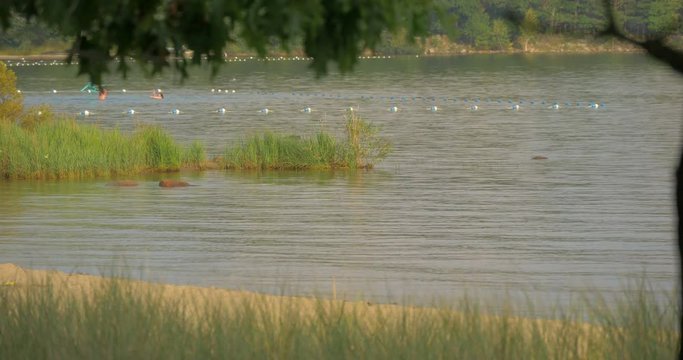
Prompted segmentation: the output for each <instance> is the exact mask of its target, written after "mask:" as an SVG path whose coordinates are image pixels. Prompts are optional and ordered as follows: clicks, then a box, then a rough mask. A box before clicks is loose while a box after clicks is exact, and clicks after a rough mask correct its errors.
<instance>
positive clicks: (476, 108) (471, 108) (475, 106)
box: [470, 105, 479, 111]
mask: <svg viewBox="0 0 683 360" xmlns="http://www.w3.org/2000/svg"><path fill="white" fill-rule="evenodd" d="M470 110H472V111H476V110H479V106H477V105H472V106H470Z"/></svg>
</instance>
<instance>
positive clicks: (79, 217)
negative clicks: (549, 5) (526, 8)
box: [0, 55, 683, 303]
mask: <svg viewBox="0 0 683 360" xmlns="http://www.w3.org/2000/svg"><path fill="white" fill-rule="evenodd" d="M307 66H308V64H307V62H306V61H295V60H287V61H269V62H263V61H256V60H247V61H243V62H229V63H227V64H226V65H225V66H224V67H222V69H221V71H220V73H219V74H218V75H217V76H216V77H215V78H213V79H212V78H211V77H210V76H209V71H208V70H207V69H195V70H194V71H193V72H192V77H191V78H190V79H189V80H187V81H185V82H184V83H183V84H181V83H180V81H179V77H178V76H177V74H174V73H173V72H172V71H169V72H167V73H165V74H164V75H163V76H161V77H154V78H149V77H145V76H143V75H141V74H140V73H139V72H137V71H134V72H133V73H131V74H130V75H129V77H128V79H127V80H123V79H121V78H119V77H117V76H114V75H111V76H108V77H107V78H106V79H105V82H106V85H107V86H108V88H109V90H110V95H109V98H108V99H107V100H106V101H98V100H97V96H96V94H87V93H84V92H80V91H79V90H80V89H81V88H82V87H83V85H84V83H85V82H86V81H87V79H86V78H84V77H76V76H75V74H76V67H75V66H72V67H64V66H13V67H12V69H13V70H14V71H15V72H16V73H17V76H18V88H19V89H21V90H22V91H23V93H24V96H25V102H26V103H27V104H29V105H35V104H40V103H47V104H50V105H52V106H53V107H54V108H55V109H57V110H60V111H64V112H67V113H71V114H73V115H76V116H78V114H79V113H80V112H81V111H84V110H88V111H90V112H92V115H90V116H87V117H85V116H78V119H79V121H83V122H88V123H97V124H101V125H102V126H104V127H108V128H113V127H118V128H120V129H122V130H126V131H127V130H130V129H132V128H133V127H134V126H136V124H139V123H151V124H158V125H161V126H163V127H164V128H165V129H167V130H168V131H169V132H170V133H171V134H173V135H174V136H175V137H176V138H177V139H178V140H179V141H181V142H183V143H189V142H191V141H193V140H200V141H201V142H203V143H204V144H205V146H206V149H207V151H208V153H209V154H211V155H215V154H218V153H220V152H221V151H222V149H223V148H224V147H225V146H226V145H228V144H234V143H235V142H236V141H239V139H240V138H243V137H245V136H247V135H249V134H252V133H254V132H256V131H259V130H263V129H270V130H275V131H281V132H287V133H293V134H298V135H309V134H313V133H315V132H316V131H317V130H318V129H320V128H321V127H324V128H326V129H328V130H330V131H333V132H336V133H339V135H340V136H342V132H341V129H342V128H343V122H344V119H343V115H344V111H345V109H346V108H348V107H354V108H357V111H358V113H359V114H360V115H361V116H362V117H363V118H364V119H366V120H369V121H371V122H372V123H374V124H376V125H380V126H381V127H382V130H381V133H382V134H383V135H384V136H386V137H387V138H389V139H390V140H391V142H392V144H393V151H392V153H391V154H390V155H389V157H388V158H387V159H386V160H385V161H384V162H382V163H381V164H380V165H379V166H377V167H376V168H375V169H373V170H371V171H358V172H265V173H256V172H232V171H231V172H224V171H207V172H202V173H180V174H170V175H169V174H163V175H147V176H144V177H136V179H138V180H139V181H140V186H138V187H134V188H113V187H110V186H107V185H106V184H107V182H108V181H109V179H96V180H87V181H10V182H8V181H0V203H2V206H0V262H13V263H17V264H19V265H22V266H29V267H34V268H51V269H60V270H64V271H68V272H86V273H94V274H100V273H104V274H108V273H111V272H113V271H114V272H123V273H125V274H128V275H132V276H134V277H138V276H139V277H142V278H145V279H148V280H154V281H157V280H158V281H165V282H172V283H183V284H196V285H203V286H217V287H227V288H240V289H247V290H257V291H265V292H274V293H281V292H284V293H293V294H310V293H318V294H322V295H329V294H331V292H332V288H333V286H334V287H336V293H337V296H342V295H345V296H347V297H349V298H358V297H362V298H366V299H372V300H375V301H397V302H401V301H404V300H408V301H432V300H435V299H450V298H453V297H459V296H461V295H463V294H464V293H466V292H467V293H470V294H472V293H476V294H480V295H482V296H490V297H497V296H499V295H502V294H509V293H513V292H521V293H523V294H525V296H529V297H530V298H532V299H542V301H547V302H548V303H553V302H556V301H564V300H566V299H567V298H569V297H570V296H573V295H576V294H577V293H582V292H585V291H593V290H598V291H602V292H604V293H610V292H613V291H617V290H621V289H623V288H624V286H625V285H627V284H629V281H633V280H637V279H641V278H643V277H645V278H646V279H647V280H648V281H649V282H650V283H651V284H652V285H653V286H654V287H655V288H656V289H661V290H670V289H672V288H674V286H675V279H676V277H675V276H676V273H677V266H678V265H677V260H676V259H675V257H674V249H675V247H674V239H675V236H674V235H675V234H674V229H675V227H674V209H673V183H672V180H673V170H674V166H675V163H676V161H677V156H678V149H679V147H680V145H681V136H680V124H681V121H682V120H683V118H682V114H683V105H682V104H683V91H681V90H682V89H681V85H682V84H683V81H682V80H681V78H680V77H678V76H677V75H676V74H674V73H673V72H672V71H670V70H669V69H667V68H666V67H664V66H661V65H659V64H657V63H654V62H652V61H650V60H648V59H647V58H646V57H645V56H642V55H565V56H553V55H536V56H522V55H495V56H492V55H477V56H467V57H452V58H414V57H401V58H391V59H370V60H361V61H360V64H359V66H358V68H357V70H356V71H355V72H354V73H352V74H348V75H346V76H340V75H338V74H334V73H333V74H330V75H329V76H328V77H326V78H323V79H320V80H316V79H315V76H314V74H313V73H312V71H310V70H309V69H308V68H307ZM154 88H161V89H162V90H163V91H164V94H165V99H164V100H163V101H156V100H153V99H150V98H149V96H148V95H149V93H150V92H151V90H152V89H154ZM123 89H126V91H125V92H124V91H123ZM212 89H213V91H212ZM53 90H56V92H53ZM233 90H234V91H233ZM593 102H595V103H598V104H600V105H601V106H599V107H598V108H597V109H594V108H591V107H590V105H591V104H592V103H593ZM555 103H557V104H558V105H559V109H553V108H552V105H553V104H555ZM515 104H518V105H519V106H520V108H519V110H517V111H515V110H511V109H510V108H511V107H512V106H513V105H515ZM434 105H436V106H437V107H438V109H437V111H436V112H434V111H431V107H432V106H434ZM472 105H477V107H478V109H477V110H471V109H470V108H471V106H472ZM394 106H396V107H397V108H398V111H396V112H392V111H390V110H389V109H390V108H391V107H394ZM221 107H223V108H225V109H226V113H225V114H221V113H219V112H217V109H219V108H221ZM305 107H310V108H311V109H312V111H311V112H310V113H306V112H303V111H302V109H303V108H305ZM264 108H267V109H269V113H268V114H264V113H262V112H259V110H260V109H264ZM129 109H134V110H135V114H134V115H132V116H131V115H128V114H126V112H127V111H128V110H129ZM173 109H179V110H180V114H179V115H173V114H171V111H172V110H173ZM537 155H543V156H546V157H547V158H548V159H547V160H532V157H534V156H537ZM162 177H176V178H182V179H185V180H187V181H189V182H190V183H191V184H193V185H196V186H192V187H189V188H182V189H162V188H159V187H158V185H157V182H158V181H159V179H160V178H162ZM333 284H334V285H333Z"/></svg>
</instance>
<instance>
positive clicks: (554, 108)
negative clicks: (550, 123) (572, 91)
mask: <svg viewBox="0 0 683 360" xmlns="http://www.w3.org/2000/svg"><path fill="white" fill-rule="evenodd" d="M550 108H551V109H553V110H557V109H559V108H560V104H558V103H554V104H553V106H551V107H550Z"/></svg>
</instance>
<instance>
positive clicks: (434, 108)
mask: <svg viewBox="0 0 683 360" xmlns="http://www.w3.org/2000/svg"><path fill="white" fill-rule="evenodd" d="M429 111H431V112H437V111H439V107H438V106H436V105H432V107H430V108H429Z"/></svg>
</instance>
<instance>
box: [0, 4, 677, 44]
mask: <svg viewBox="0 0 683 360" xmlns="http://www.w3.org/2000/svg"><path fill="white" fill-rule="evenodd" d="M611 3H612V6H613V8H614V11H615V15H616V17H617V22H618V26H620V27H622V28H623V30H624V31H625V32H626V33H627V34H629V35H631V36H633V37H635V38H641V39H644V38H647V37H653V36H658V35H662V34H668V35H673V36H672V38H673V39H674V45H675V46H679V45H681V43H683V40H682V39H683V26H682V23H683V21H682V20H681V19H683V2H682V1H680V0H612V1H611ZM441 4H443V5H444V6H443V8H444V9H446V10H445V11H444V12H443V14H440V15H439V14H436V13H435V15H434V16H433V21H432V25H431V28H430V34H431V36H430V37H428V38H427V40H426V41H422V42H420V41H418V42H412V41H409V40H410V39H406V38H405V36H404V35H403V34H401V32H399V33H398V34H388V33H387V34H384V36H383V41H382V43H381V44H380V45H379V46H378V47H377V49H376V51H377V52H378V53H383V54H420V53H449V52H464V51H470V50H472V51H489V50H490V51H510V50H519V51H535V50H541V51H549V50H553V49H555V48H557V49H555V50H560V51H562V50H566V49H561V48H559V47H561V46H565V43H566V42H571V41H578V40H586V41H592V39H593V36H594V35H596V34H598V33H599V32H600V31H601V30H602V29H603V28H604V26H605V22H606V20H605V19H606V17H605V15H604V6H603V1H602V0H569V1H567V0H482V1H479V0H443V1H442V2H441ZM513 18H514V19H513ZM11 24H12V25H11V26H10V27H9V29H7V30H6V31H4V32H3V31H0V53H6V54H49V53H63V52H64V51H66V50H67V49H68V48H69V47H70V43H71V39H69V38H64V37H63V36H60V35H59V33H58V32H57V31H56V30H54V29H50V28H49V27H47V26H45V25H43V24H41V23H37V22H36V21H35V19H31V20H28V21H27V20H26V19H24V18H22V17H20V16H17V15H15V16H13V17H12V21H11ZM611 46H612V48H611V49H614V46H613V45H611ZM270 48H271V49H272V51H273V52H278V51H279V44H278V42H277V41H276V40H273V41H272V44H271V47H270ZM585 49H586V50H589V47H586V48H585ZM600 49H602V50H610V48H607V47H603V48H600ZM577 50H580V49H578V48H577ZM250 52H251V51H250V50H249V49H248V47H247V46H246V44H244V43H243V42H242V41H241V40H239V39H238V40H237V41H236V42H234V43H230V44H227V47H226V55H228V56H230V55H242V54H248V53H250ZM292 52H293V53H297V52H300V51H298V50H297V48H296V47H295V48H294V49H293V51H292Z"/></svg>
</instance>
